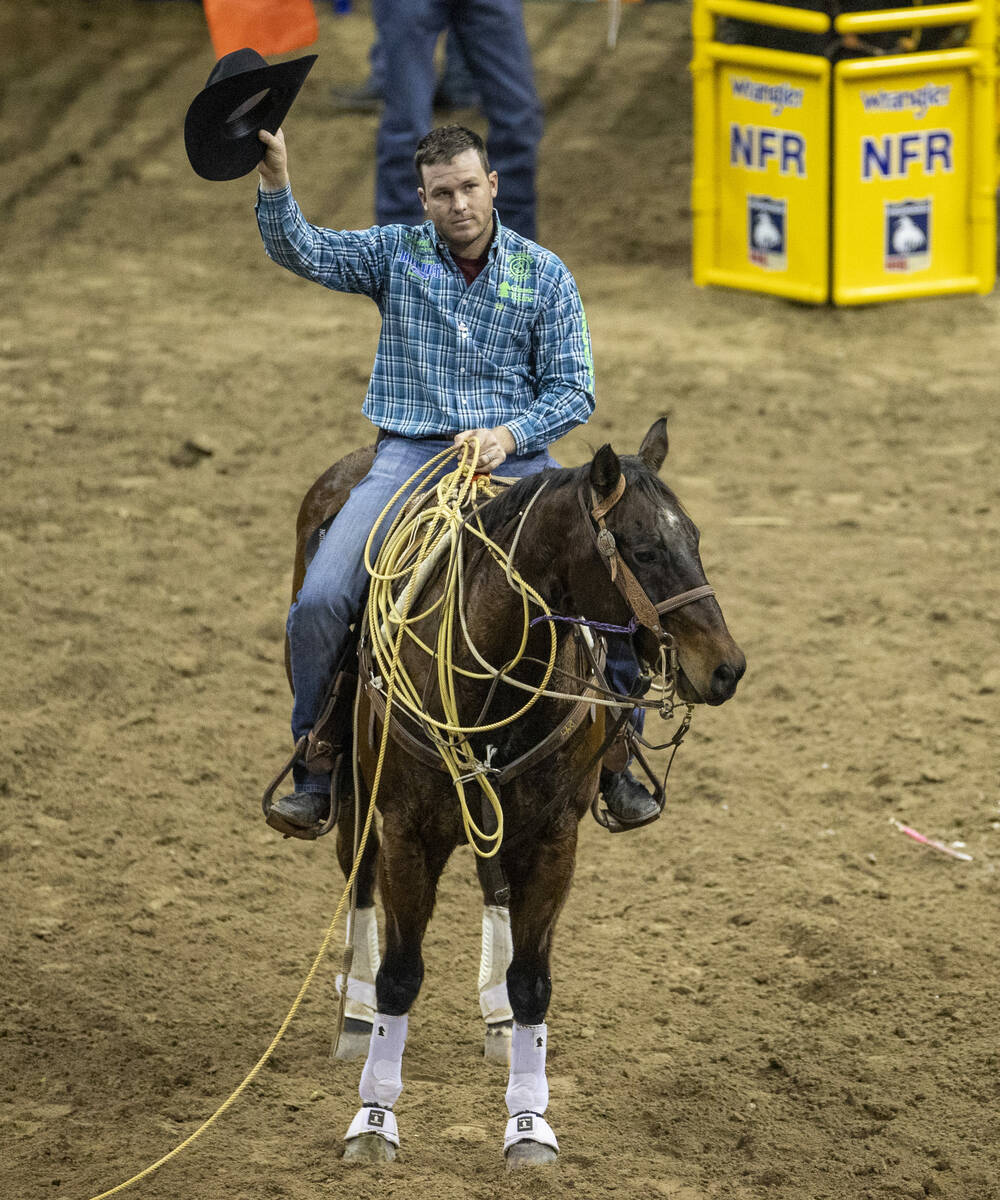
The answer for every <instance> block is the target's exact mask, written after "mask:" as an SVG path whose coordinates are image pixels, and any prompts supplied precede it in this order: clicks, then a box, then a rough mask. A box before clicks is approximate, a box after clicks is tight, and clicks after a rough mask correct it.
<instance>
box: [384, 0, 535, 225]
mask: <svg viewBox="0 0 1000 1200" xmlns="http://www.w3.org/2000/svg"><path fill="white" fill-rule="evenodd" d="M372 14H373V16H374V19H375V26H376V30H377V35H378V42H379V45H380V46H381V53H382V55H383V59H384V63H385V77H384V107H383V109H382V116H381V120H380V122H379V128H378V135H377V138H376V144H375V160H376V165H375V220H376V222H377V223H378V224H379V225H395V224H402V225H417V224H420V223H421V222H422V221H423V220H424V219H425V214H424V212H423V210H422V208H421V206H420V203H419V200H418V198H417V195H416V192H415V190H414V187H413V148H414V146H416V144H417V143H418V142H419V141H420V139H421V137H422V136H423V135H424V133H425V132H426V131H427V129H428V128H430V126H431V124H432V114H433V109H434V93H435V90H436V88H437V80H436V76H435V70H434V51H435V48H436V46H437V42H438V38H439V37H440V35H441V33H442V32H444V31H445V30H446V29H450V30H452V31H453V34H454V37H455V40H456V41H457V42H458V44H459V46H460V47H461V50H462V54H463V55H464V57H465V61H466V63H467V64H468V68H469V71H470V73H471V75H472V79H473V82H474V84H475V87H476V90H477V91H478V93H479V101H480V105H481V108H482V111H483V115H484V116H485V117H486V120H487V123H488V133H487V137H486V146H487V152H488V154H489V160H490V162H491V163H492V164H493V166H494V167H495V168H496V170H497V173H498V174H499V176H500V178H501V179H502V180H503V186H502V188H501V190H500V193H499V195H498V196H497V198H496V209H497V212H498V214H499V216H500V219H501V221H502V222H503V223H504V225H506V226H507V227H508V228H510V229H513V230H515V231H516V232H517V233H519V234H521V236H522V237H526V238H530V239H531V240H532V241H534V240H535V237H536V218H535V170H536V164H537V158H538V144H539V142H540V141H541V136H542V106H541V102H540V101H539V99H538V93H537V91H536V90H535V80H534V68H533V67H532V62H531V50H530V48H529V46H528V38H527V34H526V33H525V29H524V15H523V13H522V11H521V0H373V3H372Z"/></svg>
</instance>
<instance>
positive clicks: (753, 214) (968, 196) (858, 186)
mask: <svg viewBox="0 0 1000 1200" xmlns="http://www.w3.org/2000/svg"><path fill="white" fill-rule="evenodd" d="M719 16H723V17H731V18H734V19H736V20H739V21H745V22H752V23H755V24H757V25H758V26H759V25H768V26H772V27H779V28H782V29H787V30H794V31H798V33H799V34H801V33H811V34H822V33H823V32H825V31H827V30H829V29H830V27H831V22H830V19H829V18H828V17H827V16H826V15H825V14H822V13H815V12H811V11H803V10H796V9H789V8H784V7H781V6H778V5H772V4H762V3H758V2H757V0H695V4H694V13H693V17H692V29H693V33H694V57H693V61H692V65H691V70H692V74H693V76H694V89H695V125H694V134H695V137H694V140H695V147H694V180H693V185H692V210H693V221H694V247H693V274H694V280H695V282H696V283H698V284H721V285H724V286H728V287H738V288H747V289H750V290H754V291H761V292H769V293H772V294H775V295H780V296H786V297H789V298H793V299H798V300H803V301H807V302H811V303H823V302H825V301H827V300H828V299H832V300H833V302H834V303H836V304H862V303H868V302H872V301H882V300H892V299H902V298H905V297H908V296H919V295H944V294H949V293H957V292H979V293H985V292H989V291H990V290H991V289H992V287H993V285H994V282H995V278H996V203H995V189H996V182H997V162H998V155H997V146H996V87H997V69H996V46H995V41H996V34H997V13H996V8H995V0H983V2H982V3H958V4H934V5H928V6H925V7H923V8H918V9H913V8H908V9H905V10H893V11H885V12H865V13H850V14H841V15H840V16H838V17H837V18H836V19H835V21H834V22H833V23H832V25H833V28H834V29H835V30H836V32H837V33H838V34H841V35H855V36H857V35H866V34H870V33H879V32H884V31H886V30H901V29H915V28H927V27H929V26H935V25H936V26H956V25H964V24H968V25H969V36H968V38H967V40H966V44H965V46H964V47H963V48H961V49H952V50H937V51H926V52H920V53H910V54H894V55H891V56H884V57H883V56H877V57H871V58H855V59H849V60H844V61H840V62H837V63H836V64H835V65H834V66H833V68H832V69H831V66H830V63H829V61H828V59H827V58H826V57H825V56H824V55H822V54H819V53H817V54H799V53H795V54H793V53H789V52H788V51H782V50H771V49H762V48H758V47H751V46H745V45H738V44H723V43H722V42H720V41H717V40H716V33H715V19H716V17H719Z"/></svg>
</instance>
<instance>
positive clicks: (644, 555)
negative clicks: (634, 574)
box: [633, 550, 660, 566]
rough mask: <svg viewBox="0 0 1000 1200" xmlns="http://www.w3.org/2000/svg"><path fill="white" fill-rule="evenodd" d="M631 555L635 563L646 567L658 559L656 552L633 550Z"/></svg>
mask: <svg viewBox="0 0 1000 1200" xmlns="http://www.w3.org/2000/svg"><path fill="white" fill-rule="evenodd" d="M633 554H634V556H635V561H636V562H637V563H642V564H643V566H648V565H649V564H650V563H654V562H656V560H657V559H658V558H659V557H660V555H659V552H658V551H656V550H634V551H633Z"/></svg>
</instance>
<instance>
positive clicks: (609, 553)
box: [577, 474, 715, 642]
mask: <svg viewBox="0 0 1000 1200" xmlns="http://www.w3.org/2000/svg"><path fill="white" fill-rule="evenodd" d="M624 495H625V476H624V474H622V475H619V477H618V483H617V485H616V486H615V488H614V490H613V491H611V492H609V493H608V494H607V496H605V497H604V499H603V500H601V499H599V497H598V496H597V493H596V492H595V491H594V489H593V487H591V488H590V505H589V506H588V504H587V501H586V499H585V497H584V489H583V485H581V487H580V489H579V491H578V492H577V497H578V499H579V501H580V507H581V508H582V509H583V511H584V513H585V514H586V515H587V516H589V517H590V520H589V521H588V522H587V526H588V528H589V529H590V533H591V536H592V537H593V539H594V542H595V544H596V546H597V552H598V554H600V556H601V558H602V559H603V560H604V563H605V565H606V566H607V568H608V572H609V574H610V575H611V582H612V583H613V584H614V585H615V587H616V588H617V589H618V591H619V592H621V594H622V598H623V599H624V600H625V603H626V604H627V605H628V607H629V610H630V611H631V612H632V613H633V615H634V616H635V619H636V620H637V621H638V622H639V624H640V625H643V626H645V628H646V629H648V630H649V631H650V632H651V633H652V634H654V635H655V636H656V637H657V638H658V639H659V640H660V641H661V642H663V641H667V640H668V639H669V638H670V635H669V634H668V633H667V631H666V630H665V629H664V628H663V626H662V625H661V624H660V616H661V615H662V614H663V613H668V612H673V611H674V610H675V609H678V608H683V607H684V606H685V605H686V604H694V602H695V601H696V600H704V599H705V597H706V596H714V595H715V588H714V587H712V586H711V584H708V583H704V584H702V585H701V586H700V587H696V588H690V589H689V590H688V591H686V592H678V593H677V595H676V596H670V597H668V598H667V599H666V600H663V601H661V602H660V603H659V604H654V603H653V602H652V600H650V598H649V596H647V595H646V592H645V589H644V588H643V586H642V584H641V583H640V582H639V580H638V579H636V577H635V575H634V574H633V573H632V571H631V570H630V569H629V567H628V564H627V563H626V562H625V560H624V559H623V558H622V556H621V554H620V553H619V551H618V543H617V542H616V541H615V535H614V534H613V533H612V532H611V530H610V529H609V528H608V527H607V525H606V524H605V520H604V518H605V517H606V516H607V515H608V513H609V512H610V511H611V510H612V509H613V508H614V506H615V505H616V504H617V503H618V501H619V500H620V499H621V498H622V496H624ZM595 527H596V528H595Z"/></svg>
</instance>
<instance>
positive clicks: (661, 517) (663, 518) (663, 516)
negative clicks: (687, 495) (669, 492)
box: [656, 508, 681, 532]
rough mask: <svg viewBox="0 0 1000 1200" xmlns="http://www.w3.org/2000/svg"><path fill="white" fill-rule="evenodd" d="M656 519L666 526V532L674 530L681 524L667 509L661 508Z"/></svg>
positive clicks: (674, 514) (677, 517)
mask: <svg viewBox="0 0 1000 1200" xmlns="http://www.w3.org/2000/svg"><path fill="white" fill-rule="evenodd" d="M656 519H657V521H658V522H660V523H661V524H663V525H666V527H667V532H670V531H672V530H674V529H676V528H677V527H678V526H679V525H680V523H681V519H680V517H679V516H678V515H677V514H676V513H675V512H671V511H670V509H669V508H661V509H660V511H659V513H658V514H657V518H656Z"/></svg>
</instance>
